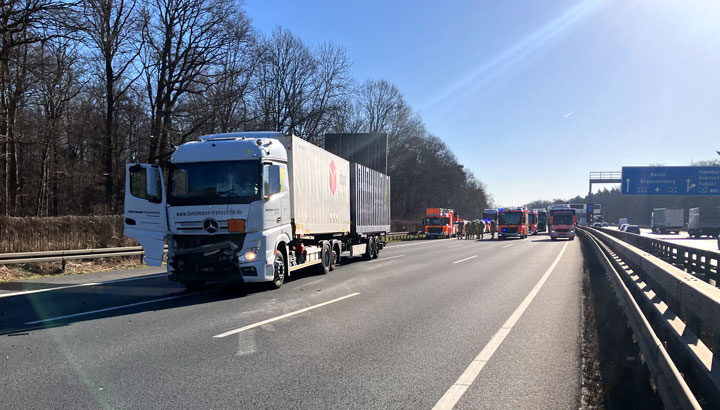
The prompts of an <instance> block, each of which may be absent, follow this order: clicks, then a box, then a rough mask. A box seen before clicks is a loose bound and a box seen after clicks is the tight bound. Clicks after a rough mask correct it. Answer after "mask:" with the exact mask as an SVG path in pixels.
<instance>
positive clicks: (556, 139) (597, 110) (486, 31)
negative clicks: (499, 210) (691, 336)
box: [244, 0, 720, 206]
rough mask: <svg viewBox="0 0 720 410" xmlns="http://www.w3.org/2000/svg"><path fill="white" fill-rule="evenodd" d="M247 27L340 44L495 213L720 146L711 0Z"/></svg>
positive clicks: (441, 9) (416, 13)
mask: <svg viewBox="0 0 720 410" xmlns="http://www.w3.org/2000/svg"><path fill="white" fill-rule="evenodd" d="M244 7H245V10H246V11H247V13H248V15H249V16H250V18H251V19H252V20H253V24H254V26H255V27H256V28H257V29H258V30H259V31H260V32H261V33H264V34H269V33H270V32H271V31H272V29H273V28H274V27H276V26H278V25H279V26H283V27H287V28H289V29H290V30H292V31H293V32H294V33H295V34H296V35H299V36H300V37H301V38H302V39H303V41H304V42H306V43H307V44H309V45H311V46H314V45H317V44H320V43H322V42H325V41H330V42H333V43H335V44H338V45H342V46H344V47H346V49H347V52H348V55H349V56H350V58H351V60H352V62H353V67H352V71H353V75H354V76H355V78H357V79H358V81H364V80H365V79H386V80H388V81H391V82H393V83H394V84H396V85H397V86H398V87H399V89H400V90H401V91H402V92H403V94H404V95H405V97H406V98H407V100H408V102H409V103H410V105H411V106H412V107H413V108H414V109H415V110H417V111H419V112H420V113H421V114H422V116H423V118H424V119H425V122H426V124H427V126H428V129H429V130H430V132H432V133H433V134H435V135H437V136H439V137H440V138H442V139H443V140H444V141H445V142H446V143H447V144H448V146H449V147H450V148H451V149H452V150H453V152H454V153H455V154H456V155H457V157H458V159H459V160H460V162H461V163H462V164H464V165H465V166H467V167H468V168H469V169H471V170H472V171H473V172H474V173H475V175H476V176H477V177H478V178H480V180H482V181H483V182H484V183H485V184H486V185H487V188H488V190H489V191H490V193H491V194H492V195H493V196H494V198H495V201H496V203H497V205H499V206H511V205H514V204H523V203H526V202H529V201H532V200H535V199H553V198H561V197H571V196H574V195H578V194H580V195H584V194H585V193H587V184H588V182H587V180H588V173H589V172H590V171H609V170H618V171H619V170H620V168H621V167H622V166H623V165H648V164H651V163H652V164H664V165H688V164H689V163H690V161H691V160H702V159H713V158H715V157H717V154H715V150H716V149H720V1H718V0H575V1H569V0H564V1H549V0H533V1H531V0H516V1H494V0H487V1H480V0H477V1H471V0H464V1H451V0H449V1H437V0H433V1H427V0H414V1H399V0H397V1H396V0H390V1H388V0H385V1H375V0H362V1H360V0H358V1H348V0H328V1H297V0H247V1H246V2H245V6H244Z"/></svg>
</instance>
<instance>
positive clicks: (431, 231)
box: [424, 208, 460, 239]
mask: <svg viewBox="0 0 720 410" xmlns="http://www.w3.org/2000/svg"><path fill="white" fill-rule="evenodd" d="M459 220H460V218H459V217H458V216H457V214H456V213H455V211H453V210H452V209H448V208H427V209H426V210H425V220H424V225H425V237H426V238H428V239H433V238H451V237H454V236H455V235H457V230H458V224H457V221H459Z"/></svg>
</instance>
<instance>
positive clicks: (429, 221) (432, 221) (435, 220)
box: [427, 218, 450, 225]
mask: <svg viewBox="0 0 720 410" xmlns="http://www.w3.org/2000/svg"><path fill="white" fill-rule="evenodd" d="M448 223H450V218H428V219H427V224H428V225H447V224H448Z"/></svg>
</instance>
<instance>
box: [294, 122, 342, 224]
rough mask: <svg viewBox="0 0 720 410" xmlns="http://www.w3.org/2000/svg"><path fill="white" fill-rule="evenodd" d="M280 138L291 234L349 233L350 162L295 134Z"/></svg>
mask: <svg viewBox="0 0 720 410" xmlns="http://www.w3.org/2000/svg"><path fill="white" fill-rule="evenodd" d="M282 141H283V145H284V146H285V148H286V149H287V152H288V173H289V179H290V187H291V188H290V210H291V214H292V218H293V222H294V226H295V234H296V235H316V234H328V233H346V232H350V163H349V162H348V161H346V160H344V159H342V158H340V157H338V156H337V155H335V154H332V153H330V152H328V151H325V150H324V149H322V148H320V147H318V146H316V145H314V144H312V143H310V142H307V141H305V140H303V139H302V138H299V137H296V136H288V137H284V138H283V139H282Z"/></svg>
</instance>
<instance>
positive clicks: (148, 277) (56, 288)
mask: <svg viewBox="0 0 720 410" xmlns="http://www.w3.org/2000/svg"><path fill="white" fill-rule="evenodd" d="M160 276H167V272H165V273H156V274H154V275H145V276H136V277H133V278H125V279H114V280H108V281H105V282H89V283H77V284H74V285H65V286H56V287H54V288H43V289H33V290H23V291H20V292H13V293H0V299H2V298H9V297H10V296H20V295H29V294H32V293H40V292H50V291H53V290H63V289H72V288H81V287H84V286H100V285H105V284H108V283H118V282H129V281H132V280H142V279H152V278H157V277H160Z"/></svg>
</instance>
